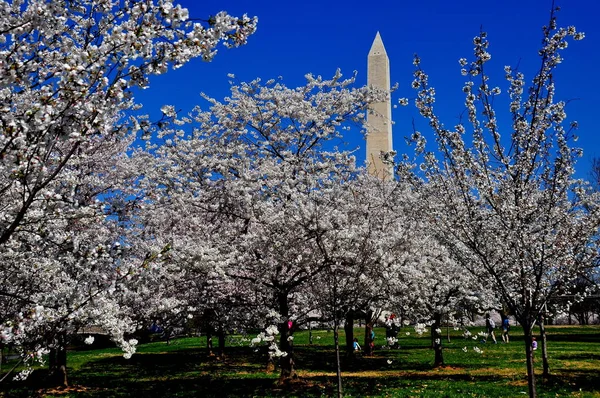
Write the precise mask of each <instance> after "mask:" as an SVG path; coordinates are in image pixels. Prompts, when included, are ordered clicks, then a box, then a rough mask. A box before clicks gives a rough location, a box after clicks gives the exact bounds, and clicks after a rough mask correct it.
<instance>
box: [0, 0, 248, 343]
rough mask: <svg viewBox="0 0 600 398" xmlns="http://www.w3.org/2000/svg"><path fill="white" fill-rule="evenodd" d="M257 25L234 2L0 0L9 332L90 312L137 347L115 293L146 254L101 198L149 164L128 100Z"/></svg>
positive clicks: (70, 322)
mask: <svg viewBox="0 0 600 398" xmlns="http://www.w3.org/2000/svg"><path fill="white" fill-rule="evenodd" d="M255 28H256V19H250V18H248V17H246V16H244V17H242V18H235V17H231V16H229V15H227V14H226V13H219V14H217V15H216V16H214V17H212V18H211V19H210V20H208V21H207V22H206V23H204V24H202V23H199V22H190V21H189V16H188V12H187V10H186V9H184V8H182V7H181V6H178V5H175V4H173V2H172V1H169V0H160V1H129V2H120V1H109V0H75V1H60V0H59V1H37V0H30V1H11V2H9V1H0V262H1V263H2V264H3V266H2V268H1V269H0V278H1V279H2V280H3V281H5V282H3V284H2V287H0V309H1V312H0V336H1V341H2V343H11V344H13V345H15V346H17V347H19V346H25V345H26V344H31V345H32V346H33V347H47V346H48V344H50V345H53V344H54V343H53V341H54V337H53V336H54V335H55V332H57V331H60V332H61V333H62V332H65V331H67V330H73V328H74V327H75V326H76V325H81V324H90V323H91V324H100V325H102V326H103V327H104V328H105V329H107V330H108V331H109V332H110V333H111V334H113V336H114V337H115V339H116V340H117V341H122V342H123V346H124V347H131V346H132V344H129V343H126V342H124V341H123V340H122V336H123V331H125V330H127V329H128V327H127V326H126V324H127V321H126V320H123V319H120V318H119V313H120V311H119V306H118V305H117V304H116V302H115V300H114V299H112V298H111V295H112V294H113V293H114V292H115V290H118V289H117V288H116V287H115V283H116V282H117V281H125V280H129V279H130V277H131V274H132V270H131V267H133V268H136V267H142V266H143V265H144V264H146V263H147V262H146V261H144V260H143V257H142V258H141V259H139V261H133V262H132V263H129V265H126V262H125V260H124V258H123V256H124V253H126V250H123V246H122V245H121V243H122V242H123V240H124V239H126V235H127V234H128V232H127V226H126V225H124V224H123V223H120V222H119V220H118V219H119V218H120V216H119V215H118V214H116V213H113V214H112V215H111V218H108V219H107V218H106V213H107V212H111V213H112V212H113V210H114V211H116V209H115V208H114V206H112V205H111V206H105V204H103V203H102V201H105V203H108V202H110V201H111V198H112V194H111V191H112V192H117V191H118V190H120V189H122V187H123V186H127V184H128V182H127V181H130V180H131V179H135V177H136V176H135V173H139V170H133V169H131V168H130V163H129V162H128V160H127V156H126V155H125V153H126V151H127V147H128V144H130V143H131V141H132V140H133V138H134V135H135V133H137V131H138V130H139V129H144V128H146V127H147V126H148V122H147V120H146V119H144V118H135V117H130V118H128V117H127V115H126V114H125V112H127V111H129V110H132V109H135V108H137V105H136V103H135V100H134V96H133V94H134V91H135V89H136V88H144V87H146V86H147V85H148V84H149V80H148V79H149V77H150V76H152V75H156V74H161V73H164V72H166V71H167V70H168V68H169V67H173V68H176V67H179V66H182V65H183V64H185V63H186V62H187V61H189V60H190V59H191V58H194V57H201V58H203V59H205V60H210V59H211V58H212V57H213V56H214V55H215V53H216V46H217V44H218V43H219V42H222V43H224V44H225V45H227V46H230V47H231V46H237V45H241V44H244V43H245V42H246V38H247V36H248V35H250V34H252V33H253V32H254V30H255ZM113 204H114V203H113ZM123 210H124V209H123V208H121V209H119V211H120V212H121V215H122V211H123ZM50 324H52V325H54V326H50ZM37 352H38V353H39V352H42V351H40V350H38V351H37Z"/></svg>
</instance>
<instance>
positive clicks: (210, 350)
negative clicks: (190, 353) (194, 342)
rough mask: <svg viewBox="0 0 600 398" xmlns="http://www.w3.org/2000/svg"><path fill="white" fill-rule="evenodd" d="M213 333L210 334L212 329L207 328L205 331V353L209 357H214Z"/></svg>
mask: <svg viewBox="0 0 600 398" xmlns="http://www.w3.org/2000/svg"><path fill="white" fill-rule="evenodd" d="M212 338H213V332H212V328H211V327H209V328H208V329H206V351H207V354H208V356H209V357H214V356H215V354H214V353H213V341H212Z"/></svg>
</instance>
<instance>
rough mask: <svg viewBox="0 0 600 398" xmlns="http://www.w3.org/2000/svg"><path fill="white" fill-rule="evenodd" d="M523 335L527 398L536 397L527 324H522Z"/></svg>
mask: <svg viewBox="0 0 600 398" xmlns="http://www.w3.org/2000/svg"><path fill="white" fill-rule="evenodd" d="M522 325H523V333H524V334H525V355H526V357H527V386H528V388H529V398H535V397H536V396H537V392H536V387H535V369H534V367H533V360H534V350H533V349H532V347H531V342H532V333H531V328H532V327H531V325H529V323H522Z"/></svg>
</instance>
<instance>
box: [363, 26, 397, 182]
mask: <svg viewBox="0 0 600 398" xmlns="http://www.w3.org/2000/svg"><path fill="white" fill-rule="evenodd" d="M367 85H368V86H370V87H376V88H380V89H383V90H386V91H388V92H389V91H390V60H389V59H388V56H387V53H386V52H385V47H384V46H383V41H381V36H380V35H379V32H377V35H376V36H375V40H373V44H372V45H371V50H370V51H369V57H368V64H367ZM367 124H368V135H367V170H368V171H369V173H370V174H371V175H374V176H377V177H379V178H381V179H390V178H392V175H393V165H392V164H391V163H388V164H386V163H384V162H383V161H382V160H381V155H382V154H386V153H390V152H391V151H392V104H391V100H390V98H389V97H388V100H387V101H385V102H378V103H375V104H373V105H371V107H370V110H369V113H368V114H367Z"/></svg>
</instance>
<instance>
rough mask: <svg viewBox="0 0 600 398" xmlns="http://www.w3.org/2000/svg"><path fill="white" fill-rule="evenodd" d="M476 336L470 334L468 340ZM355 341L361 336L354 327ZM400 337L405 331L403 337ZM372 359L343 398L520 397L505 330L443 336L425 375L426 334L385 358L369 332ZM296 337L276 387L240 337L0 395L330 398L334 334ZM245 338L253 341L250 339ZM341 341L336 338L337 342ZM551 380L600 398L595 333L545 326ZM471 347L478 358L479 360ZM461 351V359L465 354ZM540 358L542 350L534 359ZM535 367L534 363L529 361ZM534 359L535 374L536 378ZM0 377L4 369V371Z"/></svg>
mask: <svg viewBox="0 0 600 398" xmlns="http://www.w3.org/2000/svg"><path fill="white" fill-rule="evenodd" d="M480 330H481V329H474V330H472V331H473V334H475V332H478V331H480ZM356 333H357V336H359V339H360V340H362V336H363V333H364V332H363V330H361V329H356ZM407 333H410V334H409V335H407ZM376 334H377V338H376V342H377V343H378V345H377V349H376V351H375V354H374V355H373V356H371V357H365V356H362V355H358V356H357V357H356V358H355V359H354V360H349V359H344V360H343V365H342V366H343V368H342V369H343V370H342V377H343V383H344V395H345V396H348V397H350V396H352V397H519V396H527V394H526V392H527V384H526V377H525V374H526V369H525V358H524V348H523V340H522V333H521V331H520V330H519V328H513V329H512V331H511V335H512V340H511V343H510V344H502V343H501V339H500V338H499V337H498V341H499V343H498V344H490V343H489V342H488V344H483V343H482V342H481V341H479V340H473V339H472V338H469V339H465V338H464V337H463V336H462V331H455V330H452V329H451V330H450V337H451V341H450V342H445V349H444V359H445V363H446V366H445V367H442V368H433V367H432V364H433V351H432V350H431V349H429V339H428V337H427V336H423V337H418V336H417V335H416V334H415V333H414V331H413V330H412V329H408V328H406V329H403V330H402V331H401V332H400V334H399V340H400V348H399V349H394V350H385V349H382V348H381V346H382V345H383V344H384V340H385V339H384V337H383V336H385V330H384V329H376ZM313 336H314V340H313V344H312V345H310V344H309V342H308V332H299V333H296V336H295V354H296V357H297V359H296V366H297V370H298V373H299V376H300V377H299V379H298V380H294V381H292V382H291V383H286V384H283V385H282V384H280V383H279V382H278V371H277V369H276V370H275V371H274V372H266V371H265V369H266V367H265V364H266V358H265V356H264V352H262V351H259V352H257V351H256V350H255V349H253V348H250V347H249V346H248V341H247V340H245V339H243V338H242V336H231V337H230V338H229V339H228V347H227V350H226V358H225V359H224V360H220V359H217V358H215V357H209V356H208V355H206V349H205V344H206V341H205V339H204V338H197V337H190V338H181V339H177V340H174V341H172V342H171V344H170V345H167V344H166V343H165V342H154V343H148V344H143V345H140V346H139V348H138V352H137V353H136V354H135V355H134V356H133V357H132V358H131V359H129V360H126V359H124V358H123V357H122V355H121V353H120V351H119V350H118V349H112V348H111V349H103V350H81V351H72V352H70V353H69V359H68V365H69V381H70V384H71V385H72V386H73V387H71V388H69V389H68V390H66V391H57V390H52V389H48V388H44V385H43V379H44V374H45V371H44V370H43V369H42V370H37V371H36V372H34V373H33V375H32V376H30V378H29V379H28V380H27V381H25V382H14V381H10V382H8V383H7V382H6V381H5V382H4V383H2V384H0V390H1V391H2V392H0V396H2V397H13V396H14V397H30V396H46V397H51V396H61V397H130V396H147V397H149V398H150V397H264V396H272V397H276V396H298V397H321V396H333V395H335V388H336V385H335V380H336V378H335V352H334V347H333V333H332V332H330V331H324V330H319V331H314V332H313ZM250 337H252V336H250ZM341 337H342V338H341V341H343V333H342V335H341ZM548 343H549V344H548V353H549V358H550V372H551V377H550V379H548V380H543V379H542V377H541V376H540V377H538V393H539V396H540V397H600V327H598V326H588V327H558V326H556V327H553V326H549V327H548ZM475 347H477V348H479V349H481V350H482V352H481V353H478V352H477V351H475V350H474V348H475ZM465 349H466V352H465ZM536 354H537V355H540V354H541V352H539V350H538V352H536ZM536 359H538V358H536ZM541 365H542V364H541V358H540V359H539V360H537V361H536V363H535V366H536V373H537V374H539V375H541V373H542V370H541ZM2 369H3V370H4V369H8V366H7V365H4V366H3V367H2Z"/></svg>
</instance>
